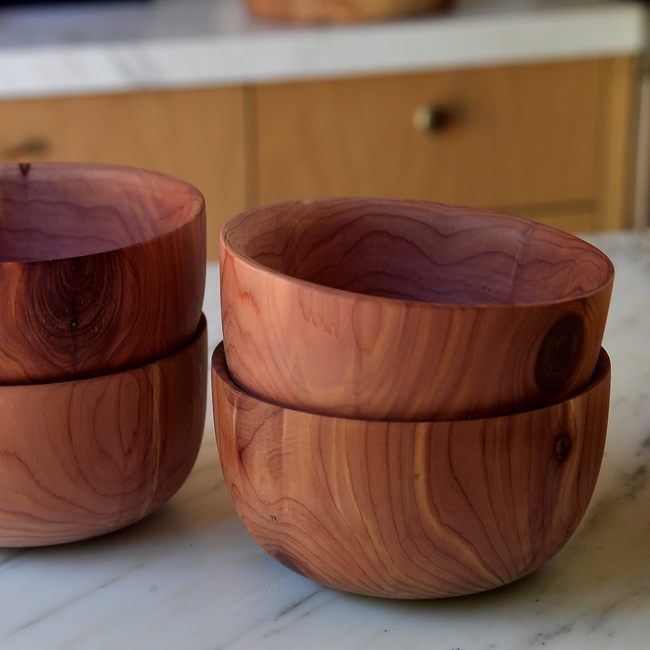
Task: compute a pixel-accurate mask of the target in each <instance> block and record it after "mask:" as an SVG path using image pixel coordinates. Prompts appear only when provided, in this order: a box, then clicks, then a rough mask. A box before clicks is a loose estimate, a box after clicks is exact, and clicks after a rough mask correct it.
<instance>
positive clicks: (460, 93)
mask: <svg viewBox="0 0 650 650" xmlns="http://www.w3.org/2000/svg"><path fill="white" fill-rule="evenodd" d="M600 82H601V61H599V60H588V61H574V62H561V63H544V64H535V65H516V66H504V67H498V68H484V69H472V70H455V71H444V72H434V73H427V74H412V75H402V76H399V77H376V78H363V79H346V80H337V81H320V82H311V83H300V84H276V85H267V86H261V87H259V88H258V91H257V92H258V94H257V108H258V134H259V136H258V137H259V197H258V199H259V202H260V203H267V202H270V201H277V200H282V199H286V198H296V197H308V196H323V195H383V196H400V197H410V198H420V199H428V200H433V201H442V202H448V203H460V204H467V205H478V206H483V207H492V208H496V207H502V206H509V205H512V206H520V205H529V204H536V203H544V204H566V203H571V202H576V201H588V200H591V199H593V197H594V191H595V189H594V185H595V182H596V176H597V174H596V158H597V153H598V152H597V123H598V104H599V101H598V100H599V84H600ZM427 108H429V109H431V111H430V112H429V114H428V115H429V116H433V118H434V119H433V120H432V123H430V124H429V126H430V127H431V128H430V129H429V130H427V129H426V128H424V127H426V126H427V124H426V119H423V118H426V117H427V110H426V109H427ZM414 115H416V116H418V117H419V118H420V125H419V126H420V128H416V126H415V125H414Z"/></svg>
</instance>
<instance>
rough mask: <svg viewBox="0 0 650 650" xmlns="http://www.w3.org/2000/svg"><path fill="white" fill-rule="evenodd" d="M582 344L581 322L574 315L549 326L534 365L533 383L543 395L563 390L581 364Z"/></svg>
mask: <svg viewBox="0 0 650 650" xmlns="http://www.w3.org/2000/svg"><path fill="white" fill-rule="evenodd" d="M584 341H585V326H584V322H583V320H582V317H581V316H580V315H579V314H576V313H575V312H571V313H569V314H565V315H564V316H562V317H561V318H560V319H559V320H558V321H556V322H555V323H554V324H553V325H552V326H551V328H550V329H549V331H548V332H547V333H546V336H545V337H544V339H543V341H542V344H541V346H540V348H539V352H538V354H537V360H536V362H535V381H536V382H537V386H538V387H539V389H540V390H541V391H542V392H544V393H547V394H549V395H556V394H558V393H561V392H562V391H564V390H565V389H566V387H567V386H568V385H569V382H570V381H571V379H572V377H573V375H574V373H575V371H576V370H577V368H578V365H579V364H580V360H581V358H582V350H583V348H584Z"/></svg>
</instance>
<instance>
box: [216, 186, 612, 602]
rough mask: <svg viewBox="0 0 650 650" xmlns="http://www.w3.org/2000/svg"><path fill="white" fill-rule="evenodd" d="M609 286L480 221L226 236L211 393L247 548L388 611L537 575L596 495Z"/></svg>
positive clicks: (261, 219) (568, 252) (284, 228)
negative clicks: (393, 605) (401, 603)
mask: <svg viewBox="0 0 650 650" xmlns="http://www.w3.org/2000/svg"><path fill="white" fill-rule="evenodd" d="M613 276H614V269H613V266H612V264H611V262H610V260H609V259H608V258H607V257H606V256H605V255H604V254H603V253H601V252H600V251H599V250H597V249H596V248H594V247H593V246H591V245H589V244H588V243H586V242H584V241H582V240H581V239H578V238H576V237H574V236H572V235H569V234H567V233H564V232H561V231H558V230H555V229H553V228H549V227H547V226H543V225H539V224H535V223H532V222H530V221H525V220H522V219H517V218H514V217H508V216H505V215H500V214H495V213H491V212H486V211H481V210H476V209H469V208H460V207H452V206H445V205H440V204H433V203H424V202H413V201H397V200H382V199H321V200H306V201H293V202H287V203H283V204H277V205H271V206H264V207H261V208H257V209H254V210H251V211H249V212H246V213H244V214H242V215H239V216H238V217H236V218H235V219H233V220H232V221H231V222H229V224H228V225H227V226H226V227H225V228H224V230H223V232H222V235H221V292H222V293H221V300H222V317H223V334H224V344H223V345H222V346H220V347H219V348H217V350H216V351H215V353H214V356H213V361H212V377H213V392H214V404H215V425H216V430H217V442H218V445H219V450H220V456H221V464H222V468H223V472H224V476H225V479H226V483H227V487H228V489H229V491H230V494H231V496H232V498H233V501H234V503H235V507H236V509H237V512H238V514H239V516H240V518H241V520H242V521H243V523H244V524H245V526H246V527H247V528H248V530H249V531H250V533H251V534H252V535H253V537H254V538H255V539H256V540H257V542H258V543H259V544H260V545H261V546H262V547H263V548H264V549H265V550H266V551H267V552H268V553H269V554H270V555H272V556H273V557H274V558H276V559H277V560H278V561H280V562H282V563H283V564H284V565H286V566H287V567H289V568H291V569H293V570H295V571H297V572H299V573H301V574H303V575H305V576H308V577H309V578H312V579H314V580H316V581H318V582H320V583H322V584H325V585H329V586H332V587H336V588H339V589H343V590H347V591H351V592H357V593H361V594H369V595H374V596H385V597H395V598H431V597H443V596H455V595H460V594H467V593H473V592H478V591H483V590H487V589H491V588H493V587H497V586H500V585H503V584H506V583H509V582H511V581H513V580H516V579H517V578H520V577H522V576H524V575H526V574H527V573H529V572H531V571H533V570H534V569H536V568H537V567H539V566H540V565H541V564H543V563H544V562H546V561H547V560H548V559H549V558H551V557H552V556H553V555H554V554H555V553H557V552H558V550H559V549H560V548H561V547H562V546H563V545H564V544H565V543H566V541H567V540H568V539H569V537H570V536H571V535H572V533H573V531H574V530H575V528H576V526H577V525H578V523H579V522H580V520H581V518H582V516H583V514H584V512H585V509H586V508H587V505H588V503H589V500H590V498H591V494H592V492H593V489H594V485H595V482H596V478H597V475H598V471H599V467H600V462H601V459H602V454H603V447H604V442H605V434H606V428H607V416H608V409H609V385H610V363H609V359H608V356H607V354H606V352H605V351H604V350H602V349H601V342H602V337H603V332H604V328H605V322H606V318H607V311H608V307H609V300H610V295H611V289H612V284H613Z"/></svg>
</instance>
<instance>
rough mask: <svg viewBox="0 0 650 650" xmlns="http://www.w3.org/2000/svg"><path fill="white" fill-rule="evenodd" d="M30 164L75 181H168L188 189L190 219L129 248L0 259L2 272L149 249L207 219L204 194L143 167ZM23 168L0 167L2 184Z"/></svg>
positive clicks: (18, 165) (167, 175) (165, 175)
mask: <svg viewBox="0 0 650 650" xmlns="http://www.w3.org/2000/svg"><path fill="white" fill-rule="evenodd" d="M28 164H29V168H30V169H31V168H39V169H45V170H47V171H48V172H51V171H56V170H57V169H60V170H62V171H63V170H68V171H70V172H76V173H77V174H78V176H76V178H83V173H84V172H86V173H104V174H105V173H110V172H112V173H118V174H125V175H128V174H134V173H137V174H138V175H140V176H141V177H142V176H146V177H149V178H158V179H160V180H166V181H167V182H172V183H173V184H174V185H175V186H176V187H179V188H185V191H186V192H187V195H188V198H187V200H186V201H184V205H187V206H188V207H187V214H188V217H187V218H186V219H185V220H184V222H183V223H182V224H180V225H179V226H177V227H175V228H172V229H171V230H168V231H167V232H163V233H161V234H159V235H155V236H154V237H150V238H149V239H143V240H141V241H138V242H134V243H133V244H129V245H127V246H118V247H114V248H108V249H106V250H99V251H95V252H92V253H84V254H83V255H68V256H66V257H48V258H43V259H37V260H7V261H3V260H2V259H0V268H2V267H7V268H9V267H10V265H18V266H21V267H23V266H25V265H35V264H43V263H45V262H47V263H49V262H63V261H65V260H71V259H75V260H76V259H78V260H83V259H88V258H89V257H94V256H99V255H109V254H114V253H116V252H118V251H132V250H134V249H137V248H138V247H141V246H144V245H148V244H150V243H152V242H156V241H158V240H161V239H163V238H165V237H170V236H172V235H173V234H174V233H176V232H180V231H181V230H183V229H185V228H189V227H190V226H191V225H192V224H193V223H194V222H195V221H196V219H197V218H200V217H201V215H202V214H203V215H205V198H204V196H203V194H202V193H201V191H200V190H199V189H198V188H196V187H195V186H194V185H192V184H191V183H188V182H187V181H184V180H182V179H180V178H178V177H176V176H173V175H170V174H165V173H163V172H158V171H155V170H152V169H145V168H141V167H132V166H129V165H114V164H107V163H81V162H69V163H67V162H35V163H28ZM21 165H23V164H22V163H3V164H0V181H1V180H2V176H3V172H4V171H5V170H9V169H11V168H18V169H21Z"/></svg>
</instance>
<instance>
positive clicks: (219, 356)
mask: <svg viewBox="0 0 650 650" xmlns="http://www.w3.org/2000/svg"><path fill="white" fill-rule="evenodd" d="M217 364H219V365H220V366H221V367H223V371H224V372H225V374H226V375H227V377H224V376H223V375H224V372H220V371H219V370H217V368H216V365H217ZM210 373H211V375H212V376H213V377H214V376H216V377H217V378H218V381H219V382H220V383H222V384H224V385H226V386H228V388H229V389H230V390H231V391H233V392H234V393H235V394H236V395H238V396H241V397H243V398H245V399H250V400H254V401H255V402H257V403H260V404H262V405H264V406H266V407H272V408H276V409H279V410H281V411H287V412H294V413H300V414H303V415H308V416H316V417H318V418H321V419H327V420H337V421H341V422H366V423H378V424H384V425H388V424H404V425H412V426H417V425H431V424H437V423H440V424H443V423H444V424H447V425H450V426H451V425H453V424H461V425H462V424H463V423H465V422H490V421H498V420H503V419H508V418H512V417H518V416H519V417H521V416H523V415H527V414H530V413H537V412H542V411H549V412H550V411H552V410H557V409H559V408H563V407H564V405H568V404H569V403H571V402H573V401H574V400H582V399H584V398H586V396H587V395H588V394H589V393H591V392H592V391H596V390H599V389H600V388H601V387H602V386H603V384H605V383H609V384H610V385H611V375H612V362H611V357H610V356H609V354H608V352H607V350H605V348H604V347H602V346H601V348H600V352H599V353H598V361H597V363H596V367H595V369H594V372H593V375H592V378H591V380H590V382H589V384H588V385H587V386H586V387H585V388H584V389H583V390H582V391H580V392H578V393H576V394H574V395H571V396H569V397H567V398H565V399H563V400H561V401H559V402H554V403H553V404H547V405H545V406H539V407H537V408H532V409H527V410H526V409H524V410H517V411H513V412H511V413H503V414H500V415H492V416H488V417H475V418H474V417H468V418H463V419H453V418H452V419H444V418H443V419H432V420H387V419H377V420H372V419H368V418H355V417H344V416H340V415H331V414H326V413H317V412H315V411H309V410H307V409H303V408H297V407H292V406H285V405H284V404H279V403H277V402H273V401H271V400H269V399H265V398H263V397H259V396H257V395H254V394H252V393H249V392H248V391H247V390H245V389H243V388H242V387H240V386H239V385H238V384H237V383H236V382H235V381H234V379H233V377H232V375H231V374H230V370H229V369H228V363H227V360H226V350H225V342H224V341H221V342H220V343H219V344H218V345H217V346H216V347H215V349H214V351H213V352H212V355H211V358H210ZM213 390H216V385H215V383H214V382H213ZM215 408H216V401H215Z"/></svg>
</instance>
